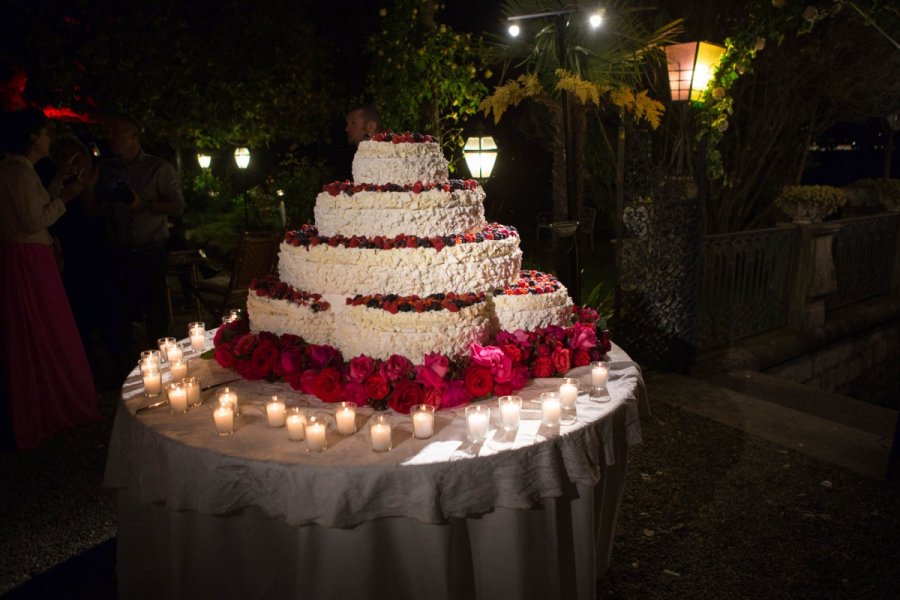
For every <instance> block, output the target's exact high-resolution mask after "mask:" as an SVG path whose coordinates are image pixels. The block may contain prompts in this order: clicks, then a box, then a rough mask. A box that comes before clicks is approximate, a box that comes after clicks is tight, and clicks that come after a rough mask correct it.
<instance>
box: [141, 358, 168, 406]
mask: <svg viewBox="0 0 900 600" xmlns="http://www.w3.org/2000/svg"><path fill="white" fill-rule="evenodd" d="M138 364H139V365H140V367H141V379H142V381H143V383H144V395H145V396H147V397H148V398H152V397H154V396H159V395H160V393H162V371H161V370H160V368H159V363H157V362H153V361H150V360H147V361H141V362H140V363H138Z"/></svg>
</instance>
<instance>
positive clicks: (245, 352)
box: [234, 333, 259, 357]
mask: <svg viewBox="0 0 900 600" xmlns="http://www.w3.org/2000/svg"><path fill="white" fill-rule="evenodd" d="M258 341H259V338H257V337H256V336H255V335H253V334H252V333H248V334H247V335H245V336H243V337H242V338H240V339H239V340H237V341H236V342H235V344H234V355H235V356H241V357H249V356H251V355H252V354H253V350H254V348H256V343H257V342H258Z"/></svg>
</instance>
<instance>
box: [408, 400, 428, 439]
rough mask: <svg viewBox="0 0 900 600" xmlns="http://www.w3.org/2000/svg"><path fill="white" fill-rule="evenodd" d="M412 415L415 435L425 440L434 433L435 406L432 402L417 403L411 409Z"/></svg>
mask: <svg viewBox="0 0 900 600" xmlns="http://www.w3.org/2000/svg"><path fill="white" fill-rule="evenodd" d="M409 414H410V416H412V423H413V435H414V436H416V437H417V438H419V439H420V440H424V439H426V438H430V437H431V436H432V435H434V407H433V406H431V405H430V404H416V405H415V406H413V407H412V408H411V409H410V410H409Z"/></svg>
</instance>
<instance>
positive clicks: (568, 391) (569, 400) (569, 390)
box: [559, 378, 578, 409]
mask: <svg viewBox="0 0 900 600" xmlns="http://www.w3.org/2000/svg"><path fill="white" fill-rule="evenodd" d="M559 400H560V403H561V404H562V407H563V408H565V409H570V408H575V401H576V400H578V382H577V381H576V380H574V379H569V378H565V379H563V382H562V383H561V384H560V385H559Z"/></svg>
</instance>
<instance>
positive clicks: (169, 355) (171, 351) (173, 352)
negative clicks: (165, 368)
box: [166, 342, 184, 363]
mask: <svg viewBox="0 0 900 600" xmlns="http://www.w3.org/2000/svg"><path fill="white" fill-rule="evenodd" d="M182 358H184V348H183V347H182V346H181V344H179V343H178V342H174V343H172V344H169V346H168V349H167V350H166V359H167V360H168V361H169V362H170V363H173V362H175V361H176V360H181V359H182Z"/></svg>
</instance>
